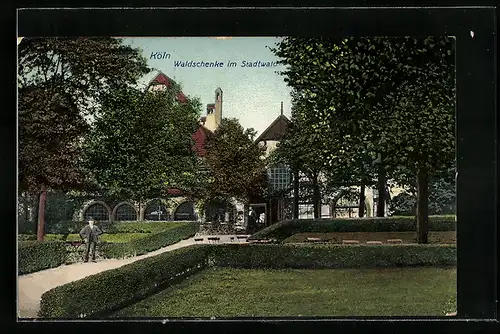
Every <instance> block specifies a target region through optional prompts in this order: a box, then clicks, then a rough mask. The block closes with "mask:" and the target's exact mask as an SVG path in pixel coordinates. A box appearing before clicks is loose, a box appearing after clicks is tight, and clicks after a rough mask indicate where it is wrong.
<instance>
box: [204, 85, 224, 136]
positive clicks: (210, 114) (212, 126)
mask: <svg viewBox="0 0 500 334" xmlns="http://www.w3.org/2000/svg"><path fill="white" fill-rule="evenodd" d="M221 119H222V89H220V88H217V89H216V90H215V103H210V104H207V116H206V117H205V119H204V125H205V127H206V128H207V129H209V130H210V131H215V130H216V129H217V128H218V127H219V125H220V122H221Z"/></svg>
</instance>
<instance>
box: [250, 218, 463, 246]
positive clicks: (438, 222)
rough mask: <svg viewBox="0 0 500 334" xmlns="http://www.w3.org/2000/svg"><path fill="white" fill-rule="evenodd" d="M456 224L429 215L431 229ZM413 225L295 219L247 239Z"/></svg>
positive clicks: (406, 221) (412, 225) (410, 226)
mask: <svg viewBox="0 0 500 334" xmlns="http://www.w3.org/2000/svg"><path fill="white" fill-rule="evenodd" d="M455 225H456V222H455V216H431V217H429V230H430V231H455ZM416 229H417V225H416V221H415V217H384V218H336V219H294V220H284V221H281V222H279V223H276V224H273V225H271V226H269V227H266V228H264V229H263V230H261V231H259V232H257V233H255V234H254V235H252V236H251V237H250V238H249V239H250V240H258V239H277V240H278V241H282V240H284V239H286V238H288V237H290V236H292V235H294V234H297V233H305V232H314V233H328V232H407V231H416Z"/></svg>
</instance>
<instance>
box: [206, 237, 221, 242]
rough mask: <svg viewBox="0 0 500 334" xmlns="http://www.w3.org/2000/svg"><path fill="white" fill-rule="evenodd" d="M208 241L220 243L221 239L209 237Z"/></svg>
mask: <svg viewBox="0 0 500 334" xmlns="http://www.w3.org/2000/svg"><path fill="white" fill-rule="evenodd" d="M207 239H208V241H213V242H219V240H220V238H219V237H208V238H207Z"/></svg>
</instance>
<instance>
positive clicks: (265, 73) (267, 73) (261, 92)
mask: <svg viewBox="0 0 500 334" xmlns="http://www.w3.org/2000/svg"><path fill="white" fill-rule="evenodd" d="M277 41H278V39H277V38H276V37H233V38H227V39H216V38H210V37H158V38H157V37H137V38H135V37H134V38H124V39H123V42H124V43H125V44H129V45H131V46H133V47H137V48H140V49H141V50H142V52H143V55H144V56H145V57H146V59H148V65H149V66H150V67H151V68H155V69H157V70H160V71H162V72H163V73H165V74H166V75H167V76H169V77H170V78H172V79H174V80H175V81H176V82H177V83H179V84H181V86H182V90H183V92H184V94H186V95H188V96H197V97H199V98H200V100H201V102H202V104H203V110H202V115H204V114H205V113H206V110H205V109H206V105H207V104H208V103H214V99H215V93H214V91H215V89H216V88H217V87H220V88H221V89H222V91H223V107H222V116H223V117H234V118H237V119H239V121H240V123H241V124H242V125H243V127H244V128H250V127H252V128H254V129H255V130H257V131H258V133H259V134H260V133H261V132H262V131H264V130H265V129H266V128H267V127H268V126H269V125H270V124H271V122H272V121H273V120H274V119H275V118H276V117H278V116H279V114H280V107H281V102H282V101H283V110H284V114H285V115H286V116H288V117H290V100H291V99H290V88H289V87H288V86H287V85H286V83H285V82H284V80H283V77H282V76H280V75H279V74H277V73H275V72H276V71H278V70H281V69H283V67H282V66H279V65H278V66H275V67H242V66H241V65H242V64H243V61H246V62H252V63H253V62H256V61H259V60H260V61H261V62H274V61H277V60H278V58H277V57H276V56H274V55H273V54H272V52H271V51H270V50H269V49H267V48H266V46H274V43H276V42H277ZM157 52H159V53H166V54H169V55H170V58H167V59H154V57H153V59H151V53H157ZM191 60H192V61H193V62H198V61H206V62H216V61H218V62H223V63H224V66H223V67H212V68H210V67H184V68H183V67H176V66H174V62H179V61H191ZM229 61H233V62H236V67H227V63H228V62H229ZM157 73H158V72H154V73H150V74H149V75H147V76H146V77H144V78H143V80H141V83H142V84H146V83H148V82H149V81H150V80H151V79H152V78H153V77H154V76H155V75H156V74H157Z"/></svg>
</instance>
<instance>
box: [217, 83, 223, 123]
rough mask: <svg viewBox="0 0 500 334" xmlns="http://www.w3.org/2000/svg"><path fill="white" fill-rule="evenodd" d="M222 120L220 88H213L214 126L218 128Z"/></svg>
mask: <svg viewBox="0 0 500 334" xmlns="http://www.w3.org/2000/svg"><path fill="white" fill-rule="evenodd" d="M221 120H222V89H220V87H218V88H217V89H216V90H215V127H216V128H218V127H219V125H220V122H221Z"/></svg>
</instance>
